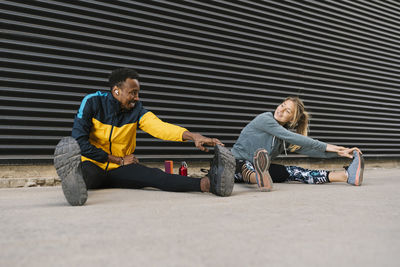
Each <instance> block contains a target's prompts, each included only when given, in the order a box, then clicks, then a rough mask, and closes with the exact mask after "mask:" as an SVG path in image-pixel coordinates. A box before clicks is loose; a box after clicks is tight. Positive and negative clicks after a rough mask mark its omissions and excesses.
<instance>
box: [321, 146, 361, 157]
mask: <svg viewBox="0 0 400 267" xmlns="http://www.w3.org/2000/svg"><path fill="white" fill-rule="evenodd" d="M354 150H357V151H358V152H360V153H361V154H362V152H361V150H360V149H359V148H357V147H353V148H348V147H343V146H336V145H331V144H327V146H326V151H327V152H336V153H337V154H338V155H339V156H341V157H346V158H351V159H352V158H353V151H354Z"/></svg>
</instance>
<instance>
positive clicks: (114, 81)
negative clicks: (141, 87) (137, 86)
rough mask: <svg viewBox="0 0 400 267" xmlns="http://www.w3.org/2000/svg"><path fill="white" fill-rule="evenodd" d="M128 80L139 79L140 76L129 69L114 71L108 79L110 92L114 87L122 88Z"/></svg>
mask: <svg viewBox="0 0 400 267" xmlns="http://www.w3.org/2000/svg"><path fill="white" fill-rule="evenodd" d="M128 78H130V79H139V74H138V73H137V72H136V71H135V70H132V69H128V68H119V69H115V70H113V71H112V72H111V74H110V76H109V77H108V82H109V84H110V90H112V89H113V87H114V86H121V84H122V83H123V82H125V81H126V79H128Z"/></svg>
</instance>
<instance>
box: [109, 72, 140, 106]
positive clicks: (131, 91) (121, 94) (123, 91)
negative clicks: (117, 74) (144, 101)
mask: <svg viewBox="0 0 400 267" xmlns="http://www.w3.org/2000/svg"><path fill="white" fill-rule="evenodd" d="M139 91H140V85H139V81H138V80H136V79H131V78H127V79H126V80H125V82H123V83H122V84H121V85H120V86H114V88H113V96H114V97H115V99H117V100H118V101H119V102H120V103H121V108H122V109H125V110H131V109H133V108H134V107H135V104H136V102H137V101H139Z"/></svg>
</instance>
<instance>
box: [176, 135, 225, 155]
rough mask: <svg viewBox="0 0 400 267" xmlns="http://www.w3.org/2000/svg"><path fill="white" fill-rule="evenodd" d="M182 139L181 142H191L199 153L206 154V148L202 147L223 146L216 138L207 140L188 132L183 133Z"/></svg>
mask: <svg viewBox="0 0 400 267" xmlns="http://www.w3.org/2000/svg"><path fill="white" fill-rule="evenodd" d="M182 139H183V140H193V141H194V145H195V146H196V147H197V148H198V149H200V150H201V151H205V152H208V149H207V148H206V147H204V145H206V146H211V147H213V146H215V145H221V146H224V144H223V143H222V142H221V141H219V140H218V139H217V138H209V137H205V136H203V135H201V134H199V133H191V132H189V131H186V132H184V133H183V135H182Z"/></svg>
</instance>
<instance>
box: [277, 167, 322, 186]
mask: <svg viewBox="0 0 400 267" xmlns="http://www.w3.org/2000/svg"><path fill="white" fill-rule="evenodd" d="M285 167H286V171H287V172H288V173H289V178H288V179H287V181H297V182H302V183H305V184H324V183H329V178H328V176H329V171H325V170H308V169H304V168H301V167H297V166H285Z"/></svg>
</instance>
